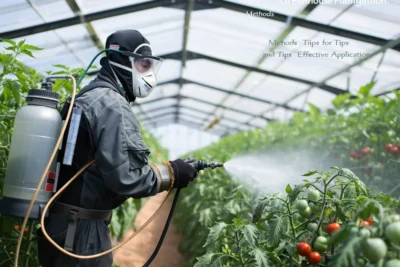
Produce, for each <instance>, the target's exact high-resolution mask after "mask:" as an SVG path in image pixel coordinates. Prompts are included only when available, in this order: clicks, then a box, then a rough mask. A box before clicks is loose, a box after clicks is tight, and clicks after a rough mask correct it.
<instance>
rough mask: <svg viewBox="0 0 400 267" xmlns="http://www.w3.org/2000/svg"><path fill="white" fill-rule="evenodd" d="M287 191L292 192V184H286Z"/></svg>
mask: <svg viewBox="0 0 400 267" xmlns="http://www.w3.org/2000/svg"><path fill="white" fill-rule="evenodd" d="M285 190H286V193H288V194H290V193H291V192H292V187H291V186H290V184H288V185H287V186H286V189H285Z"/></svg>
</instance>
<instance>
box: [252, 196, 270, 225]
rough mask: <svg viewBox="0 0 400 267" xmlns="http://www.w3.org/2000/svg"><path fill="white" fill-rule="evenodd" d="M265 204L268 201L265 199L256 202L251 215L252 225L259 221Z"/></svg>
mask: <svg viewBox="0 0 400 267" xmlns="http://www.w3.org/2000/svg"><path fill="white" fill-rule="evenodd" d="M267 202H268V201H267V200H266V199H264V200H260V201H259V202H258V204H257V207H256V208H255V210H254V213H253V220H252V222H253V223H256V222H258V221H259V220H260V219H261V216H262V213H263V211H264V209H265V207H266V205H267Z"/></svg>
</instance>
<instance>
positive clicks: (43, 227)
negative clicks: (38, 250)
mask: <svg viewBox="0 0 400 267" xmlns="http://www.w3.org/2000/svg"><path fill="white" fill-rule="evenodd" d="M65 77H68V78H69V79H71V81H72V96H71V103H70V106H69V109H68V113H67V117H66V119H65V123H64V125H63V126H62V128H61V132H60V135H59V137H58V140H57V143H56V145H55V147H54V150H53V153H52V154H51V156H50V159H49V162H48V163H47V166H46V168H45V170H44V172H43V175H42V177H41V179H40V181H39V184H38V186H37V188H36V191H35V193H34V194H33V197H32V200H31V202H30V204H29V207H28V210H27V212H26V214H25V217H24V222H23V223H22V226H21V230H20V233H19V237H18V242H17V248H16V250H15V261H14V267H18V260H19V252H20V249H21V243H22V237H23V234H24V229H25V227H26V224H27V222H28V218H29V214H30V213H31V211H32V208H33V205H34V203H35V200H36V198H37V195H38V194H39V191H40V188H41V187H42V185H43V182H44V180H45V178H46V175H47V172H48V170H49V169H50V165H51V163H52V162H53V159H54V157H55V155H56V154H57V150H58V148H59V147H60V143H61V142H62V139H63V136H64V133H65V129H66V128H67V124H68V123H67V122H68V121H69V119H70V116H71V112H72V108H73V106H74V103H75V94H76V81H75V78H74V77H73V76H71V75H66V76H65ZM93 162H95V160H92V161H90V162H88V163H87V164H86V165H85V166H83V167H82V168H81V169H80V170H79V171H78V172H77V173H76V174H75V175H74V176H73V177H72V178H71V179H70V180H69V181H68V182H67V183H66V184H65V185H64V186H63V187H61V188H60V189H59V190H58V191H57V192H56V193H55V194H54V196H53V197H52V198H51V199H50V200H49V201H48V203H47V204H46V206H45V208H44V210H43V212H42V216H41V218H40V223H41V228H42V232H43V235H44V236H45V237H46V239H47V240H48V241H49V242H50V243H51V244H52V245H53V246H55V247H56V248H57V249H58V250H60V251H61V252H62V253H64V254H66V255H68V256H70V257H74V258H78V259H93V258H97V257H101V256H103V255H106V254H108V253H111V252H113V251H115V250H117V249H119V248H120V247H122V246H123V245H125V244H126V243H127V242H129V241H130V240H131V239H132V238H133V237H135V236H136V235H137V234H139V233H140V232H141V231H142V230H143V229H144V228H145V227H146V226H147V225H148V224H149V223H151V221H153V220H154V218H155V217H156V216H157V214H158V213H159V212H160V210H161V208H162V207H163V206H164V204H165V203H166V201H167V199H168V197H169V196H170V195H171V192H172V191H170V190H169V191H168V195H167V196H166V197H165V199H164V200H163V202H162V203H161V205H160V207H159V208H158V209H157V210H156V211H155V212H154V214H153V215H152V216H151V217H150V218H149V219H148V220H147V221H146V223H144V224H143V225H142V226H141V227H140V228H139V229H138V230H137V231H136V232H135V233H133V234H132V235H130V236H129V237H128V239H126V240H125V241H124V242H122V243H121V244H119V245H118V246H116V247H114V248H111V249H109V250H106V251H103V252H101V253H98V254H94V255H88V256H83V255H77V254H74V253H71V252H69V251H67V250H65V249H63V248H62V247H60V246H59V245H58V244H57V243H56V242H54V241H53V240H52V239H51V237H50V236H49V235H48V234H47V232H46V229H45V225H44V219H45V216H46V213H47V210H48V209H49V207H50V205H51V204H52V203H53V202H54V201H55V199H56V198H57V197H58V196H59V195H60V194H61V193H62V192H63V191H64V190H65V189H66V188H67V187H68V186H69V185H70V184H71V183H72V182H73V181H74V180H75V179H76V178H77V177H78V176H79V175H80V174H81V173H82V172H83V171H85V170H86V169H87V168H88V167H89V166H90V165H91V164H92V163H93Z"/></svg>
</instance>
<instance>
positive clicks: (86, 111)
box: [38, 71, 159, 267]
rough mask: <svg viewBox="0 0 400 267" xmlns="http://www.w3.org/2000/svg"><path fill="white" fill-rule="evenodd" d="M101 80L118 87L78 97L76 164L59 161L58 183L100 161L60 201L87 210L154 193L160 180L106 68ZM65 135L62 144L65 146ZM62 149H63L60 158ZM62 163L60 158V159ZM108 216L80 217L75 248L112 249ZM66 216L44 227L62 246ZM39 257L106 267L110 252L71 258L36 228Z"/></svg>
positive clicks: (54, 263)
mask: <svg viewBox="0 0 400 267" xmlns="http://www.w3.org/2000/svg"><path fill="white" fill-rule="evenodd" d="M99 80H103V81H107V82H109V83H111V84H112V85H113V86H114V88H112V89H111V88H104V87H103V88H96V89H93V90H90V91H87V92H86V93H84V94H83V95H81V96H79V97H78V98H77V99H76V102H75V103H76V105H75V106H76V107H79V108H80V109H81V110H82V111H83V112H82V120H81V123H80V127H79V133H78V138H77V144H76V148H75V154H74V158H73V164H72V166H66V165H61V170H60V176H59V184H58V188H60V187H61V186H62V185H63V184H64V183H65V182H66V181H67V180H68V179H70V178H71V177H72V176H73V175H74V174H75V173H76V172H77V171H78V170H79V169H80V168H81V167H82V166H83V165H85V163H87V162H88V161H89V160H91V159H96V163H95V164H93V165H92V166H90V167H89V169H88V170H87V171H85V172H84V173H83V175H81V177H79V178H78V180H76V181H74V182H73V183H72V184H71V186H70V187H68V188H67V190H66V191H65V193H63V194H62V195H61V197H60V199H59V200H57V201H59V202H62V203H66V204H70V205H75V206H79V207H83V208H86V209H97V210H111V209H114V208H116V207H118V206H119V205H121V204H122V203H123V202H124V201H125V200H126V199H127V198H129V197H134V198H141V197H147V196H151V195H155V194H156V193H157V192H158V187H159V182H158V179H157V176H156V173H155V172H154V171H153V169H152V168H151V167H150V166H149V165H147V163H148V160H147V157H148V155H149V153H150V152H149V150H148V148H147V146H146V144H145V143H144V141H143V140H142V137H141V133H140V130H139V123H138V121H137V119H136V117H135V115H134V113H133V112H132V110H131V107H130V105H129V103H128V101H127V100H126V99H125V98H124V96H123V92H120V91H119V90H120V89H119V87H118V84H116V83H115V82H114V81H113V80H112V79H110V77H109V75H107V73H106V72H104V71H103V72H102V73H101V74H100V75H99V76H98V78H96V79H95V81H94V82H96V81H99ZM66 139H67V138H64V143H63V147H65V140H66ZM62 156H63V153H60V157H62ZM61 162H62V160H61ZM108 224H109V221H103V220H97V221H96V220H84V219H79V220H78V223H77V228H76V233H75V240H74V251H73V252H74V253H75V254H80V255H91V254H96V253H99V252H102V251H104V250H107V249H110V248H111V246H112V244H111V239H110V232H109V229H108ZM67 226H68V218H67V217H66V216H64V215H58V214H50V216H49V218H48V219H47V221H46V230H47V232H48V234H49V235H50V236H53V239H54V240H55V241H56V242H57V243H58V244H59V245H60V246H63V245H64V241H65V236H66V232H67ZM38 249H39V259H40V261H41V264H42V266H43V267H48V266H52V267H54V266H57V267H62V266H68V267H72V266H85V267H86V266H100V267H102V266H104V267H110V266H111V265H112V262H113V259H112V254H108V255H106V256H103V257H101V258H97V259H92V260H78V259H75V258H71V257H68V256H66V255H64V254H62V253H61V252H59V251H58V250H57V249H56V248H54V247H53V246H52V245H51V244H50V243H48V242H47V240H46V239H44V238H43V234H42V233H41V230H40V229H39V230H38Z"/></svg>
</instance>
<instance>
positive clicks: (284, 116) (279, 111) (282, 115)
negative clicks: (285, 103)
mask: <svg viewBox="0 0 400 267" xmlns="http://www.w3.org/2000/svg"><path fill="white" fill-rule="evenodd" d="M265 116H268V117H270V118H273V119H275V120H279V121H288V120H289V119H290V118H291V117H292V116H293V112H292V111H290V110H287V109H284V108H276V109H274V110H271V111H269V112H267V113H265Z"/></svg>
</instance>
